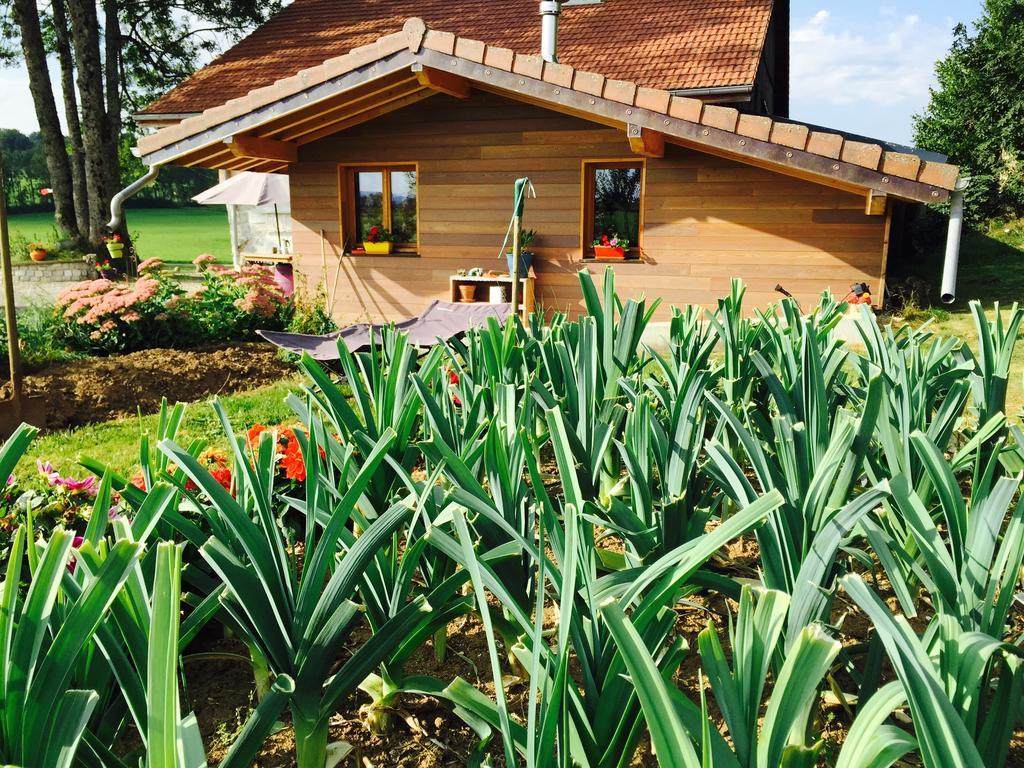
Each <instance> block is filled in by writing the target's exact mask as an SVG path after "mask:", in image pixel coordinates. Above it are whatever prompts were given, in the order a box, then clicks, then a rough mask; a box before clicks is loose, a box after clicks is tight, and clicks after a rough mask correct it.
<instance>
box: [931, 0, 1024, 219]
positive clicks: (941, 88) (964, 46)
mask: <svg viewBox="0 0 1024 768" xmlns="http://www.w3.org/2000/svg"><path fill="white" fill-rule="evenodd" d="M936 74H937V76H938V87H937V88H934V89H932V92H931V102H930V103H929V105H928V107H927V108H926V110H925V112H924V114H922V115H919V116H917V117H916V118H915V125H914V132H915V136H914V139H915V141H916V142H917V144H918V145H919V146H921V147H923V148H925V149H930V150H933V151H936V152H942V153H943V154H946V155H948V156H949V158H950V160H951V161H952V162H954V163H957V164H959V165H960V166H961V167H962V168H963V169H964V171H965V172H966V173H967V174H970V175H971V176H972V177H973V178H974V182H973V184H972V187H971V191H970V192H969V208H968V210H969V215H971V216H972V217H974V218H990V217H994V216H1004V215H1009V214H1020V213H1022V212H1024V95H1022V93H1021V85H1022V84H1024V0H986V2H985V11H984V13H983V15H982V17H981V19H979V20H978V21H977V22H976V24H975V25H974V28H973V30H969V29H968V28H967V27H966V26H965V25H963V24H960V25H958V26H957V27H956V30H955V31H954V36H953V46H952V49H951V50H950V53H949V55H948V56H947V57H946V58H945V59H943V60H942V61H940V62H939V63H938V64H937V65H936Z"/></svg>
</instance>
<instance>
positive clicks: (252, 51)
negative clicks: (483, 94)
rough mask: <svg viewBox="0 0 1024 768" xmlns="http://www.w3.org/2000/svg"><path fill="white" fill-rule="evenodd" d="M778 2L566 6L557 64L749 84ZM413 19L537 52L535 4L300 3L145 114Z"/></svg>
mask: <svg viewBox="0 0 1024 768" xmlns="http://www.w3.org/2000/svg"><path fill="white" fill-rule="evenodd" d="M771 9H772V0H643V2H637V1H636V0H604V2H602V3H600V4H596V5H581V6H569V7H566V8H564V9H563V11H562V17H561V22H560V27H559V59H560V60H561V61H562V62H564V63H566V64H569V65H571V66H573V67H575V68H578V69H585V70H589V71H591V72H600V73H602V74H603V75H605V76H606V77H608V78H614V79H617V80H629V81H632V82H636V83H638V84H639V85H643V86H648V87H651V88H663V89H666V90H674V89H681V88H707V87H716V86H738V85H751V84H753V82H754V78H755V75H756V73H757V67H758V63H759V61H760V58H761V50H762V48H763V46H764V41H765V35H766V32H767V29H768V21H769V18H770V16H771ZM412 16H417V17H420V18H422V19H423V20H424V21H425V22H426V23H427V25H428V26H430V27H432V28H434V29H444V30H447V31H450V32H453V33H455V34H456V35H459V36H460V37H468V38H472V39H475V40H481V41H483V42H485V43H487V44H489V45H494V46H501V47H505V48H511V49H513V50H515V51H519V52H524V53H530V52H537V51H539V48H540V17H539V16H538V13H537V0H501V1H497V0H296V2H294V3H293V4H291V5H290V6H288V7H286V8H285V9H284V10H282V11H281V12H280V13H278V14H277V15H276V16H274V17H273V18H272V19H271V20H270V21H268V22H267V23H266V24H264V25H263V26H262V27H260V28H259V29H257V30H256V31H255V32H253V33H252V34H251V35H249V36H248V37H247V38H245V39H244V40H242V41H241V42H240V43H238V44H237V45H235V46H234V47H233V48H231V49H229V50H228V51H226V52H225V53H224V54H223V55H222V56H221V57H220V58H218V59H216V60H215V61H213V62H212V63H211V64H209V65H208V66H206V67H204V68H203V69H201V70H199V71H198V72H196V73H195V74H194V75H192V76H191V77H190V78H188V79H187V80H185V81H184V82H183V83H182V84H181V85H179V86H178V87H176V88H174V89H173V90H171V91H170V92H169V93H167V94H165V95H164V96H163V97H161V98H159V99H157V100H156V101H155V102H154V103H153V104H151V105H150V106H149V107H148V108H147V109H146V110H145V112H146V113H147V114H172V113H191V112H201V111H203V110H205V109H208V108H210V107H213V106H216V105H218V104H223V103H224V102H225V101H228V100H230V99H233V98H237V97H239V96H243V95H245V94H246V93H248V92H249V91H251V90H253V89H255V88H260V87H262V86H265V85H269V84H271V83H273V82H275V81H276V80H280V79H282V78H285V77H289V76H291V75H294V74H295V73H297V72H299V71H301V70H303V69H306V68H309V67H313V66H316V65H317V64H321V63H322V62H323V61H325V60H326V59H329V58H331V57H334V56H339V55H342V54H344V53H347V52H348V51H350V50H351V49H353V48H356V47H358V46H361V45H366V44H369V43H372V42H373V41H375V40H376V39H378V38H379V37H381V36H383V35H387V34H389V33H392V32H397V31H399V30H400V29H401V28H402V24H403V23H404V21H405V19H407V18H409V17H412Z"/></svg>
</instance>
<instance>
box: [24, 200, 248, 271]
mask: <svg viewBox="0 0 1024 768" xmlns="http://www.w3.org/2000/svg"><path fill="white" fill-rule="evenodd" d="M9 227H10V232H11V243H12V247H13V248H14V249H15V250H16V251H17V252H16V253H15V257H16V258H24V256H23V255H22V254H21V252H20V251H21V250H22V249H21V245H23V244H25V243H28V242H42V243H48V244H49V243H53V242H54V240H55V238H56V233H55V232H54V227H53V215H52V214H49V213H24V214H17V215H13V216H11V217H10V222H9ZM128 229H129V231H130V232H131V233H132V237H133V238H134V240H135V247H136V249H137V250H138V253H139V258H140V259H149V258H153V257H156V258H159V259H163V260H164V261H166V262H190V261H192V259H194V258H195V257H196V256H198V255H199V254H201V253H212V254H213V255H214V256H216V257H217V260H218V261H221V262H224V263H230V262H231V235H230V233H229V231H228V215H227V211H226V209H225V208H224V206H220V205H215V206H204V207H197V208H138V209H135V210H132V209H129V210H128Z"/></svg>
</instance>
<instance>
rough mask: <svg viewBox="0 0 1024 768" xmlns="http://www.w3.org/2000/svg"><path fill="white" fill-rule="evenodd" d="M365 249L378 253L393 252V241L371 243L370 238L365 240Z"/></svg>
mask: <svg viewBox="0 0 1024 768" xmlns="http://www.w3.org/2000/svg"><path fill="white" fill-rule="evenodd" d="M363 250H364V251H366V252H367V253H374V254H378V255H383V254H388V253H391V243H390V241H389V242H386V243H371V242H369V241H368V240H363Z"/></svg>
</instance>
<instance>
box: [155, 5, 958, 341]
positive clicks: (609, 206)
mask: <svg viewBox="0 0 1024 768" xmlns="http://www.w3.org/2000/svg"><path fill="white" fill-rule="evenodd" d="M399 6H401V8H400V7H399ZM406 6H408V7H414V8H420V7H423V8H426V9H427V10H428V11H431V13H433V14H434V15H433V16H429V15H427V14H426V13H424V15H425V16H427V18H428V19H429V23H428V21H424V19H423V18H419V17H415V18H409V19H407V20H405V21H404V25H403V26H401V27H400V28H398V29H394V27H395V26H397V24H399V23H401V21H398V22H396V21H395V18H394V17H393V16H386V12H390V11H400V10H401V9H402V8H404V7H406ZM637 6H638V4H636V3H633V2H630V0H604V2H594V0H590V2H585V3H583V4H581V5H579V6H578V7H577V6H576V3H567V4H566V8H565V9H564V10H563V18H562V26H561V32H560V34H561V38H560V40H559V59H560V63H559V62H556V61H546V60H544V59H543V58H542V57H541V56H539V55H535V54H533V53H531V50H535V49H536V48H537V45H536V44H533V45H531V44H530V43H529V41H530V40H532V39H537V40H539V36H540V33H539V29H540V24H539V21H538V18H537V15H536V5H535V4H534V3H533V2H532V0H510V1H509V2H508V3H499V4H495V3H490V2H487V3H483V2H479V0H450V2H447V3H441V4H438V3H436V2H433V1H432V0H426V2H421V3H411V2H405V3H404V4H403V3H402V2H400V1H399V0H352V2H348V3H341V2H337V0H330V1H329V0H298V1H297V2H295V3H294V4H292V5H291V6H289V7H288V8H286V9H285V11H283V12H282V14H281V15H280V18H283V19H284V21H278V20H277V19H275V20H271V22H270V23H268V24H267V25H266V26H265V27H264V28H262V29H261V30H259V31H258V32H257V33H255V34H254V36H253V37H252V38H249V39H248V40H246V41H243V42H242V43H241V44H240V45H239V46H238V47H237V48H236V49H233V50H232V51H229V52H228V54H227V55H226V56H225V57H224V58H223V59H221V60H218V61H217V62H214V63H213V64H212V65H210V67H208V68H206V69H205V70H202V71H200V72H199V73H197V75H196V76H195V77H194V78H193V79H191V80H189V81H186V82H185V83H184V84H183V85H182V86H180V87H179V88H178V89H175V90H174V91H172V92H171V93H170V94H168V96H166V97H164V98H163V99H161V100H160V101H158V102H156V103H155V104H154V105H153V106H152V107H151V108H150V109H149V110H148V111H147V112H146V113H145V114H143V115H142V116H140V119H142V120H143V121H145V122H148V123H149V124H151V125H153V126H154V127H157V130H156V131H155V132H153V133H151V134H149V135H147V136H144V137H143V138H142V139H141V140H140V141H139V146H138V152H139V154H140V156H141V158H142V159H143V161H144V162H146V163H147V164H149V165H164V164H174V165H182V166H198V167H204V168H216V169H222V170H228V171H238V170H256V171H268V172H279V173H287V174H288V175H289V176H290V179H291V199H292V205H291V216H292V236H293V250H294V264H295V267H296V270H297V272H298V273H299V275H300V276H301V277H302V278H303V279H304V282H305V284H306V285H307V286H317V285H318V284H321V281H322V280H325V282H326V284H327V285H328V286H332V285H333V284H335V283H336V284H337V286H338V292H337V300H336V305H335V310H336V314H337V316H338V319H339V320H341V321H343V322H345V321H355V320H365V319H371V320H374V321H381V320H391V319H399V318H403V317H408V316H410V315H413V314H416V313H418V312H419V311H421V310H422V309H423V307H424V306H426V304H427V302H428V301H430V300H431V299H435V298H442V299H446V298H448V290H449V278H450V277H451V275H453V274H454V273H455V272H456V271H457V270H460V269H467V268H471V267H477V266H479V267H483V268H484V269H485V270H490V269H495V270H505V269H507V267H506V265H505V262H504V258H503V257H502V258H500V259H499V254H500V252H499V248H500V246H501V244H502V241H503V238H504V236H505V233H506V230H507V228H508V224H509V216H510V213H511V208H512V188H513V181H514V180H515V179H517V178H519V177H522V176H528V177H530V179H531V180H532V181H533V183H534V185H535V188H536V193H537V198H536V199H535V200H529V201H528V202H527V206H526V215H525V227H526V228H530V229H533V230H536V232H537V237H536V240H535V242H534V244H533V248H532V249H533V250H534V251H536V253H537V260H536V262H535V265H534V269H535V274H536V283H535V293H536V300H537V302H538V305H539V306H542V307H544V308H545V309H549V310H550V309H561V310H569V311H572V310H573V309H575V308H577V307H578V306H579V302H580V295H579V289H578V282H577V278H576V272H577V271H578V270H580V269H592V270H594V271H599V270H603V268H604V265H603V264H600V263H599V262H596V261H595V260H594V259H593V255H594V251H593V248H592V247H591V243H592V241H593V240H594V239H596V238H598V237H600V235H601V234H604V233H605V232H602V231H601V230H602V229H607V228H608V227H609V226H610V225H609V224H608V222H618V223H617V224H616V227H617V228H620V229H630V230H631V231H630V232H625V231H623V232H618V234H620V235H622V236H627V237H628V236H631V235H632V237H630V239H632V240H633V244H632V247H631V251H630V254H629V255H631V256H632V257H634V258H632V259H630V260H627V261H624V262H619V263H616V265H615V269H616V279H617V285H618V287H619V288H620V290H622V291H623V292H624V293H626V294H639V293H646V294H647V295H648V296H651V297H653V296H658V297H661V298H662V299H663V300H664V301H665V302H666V304H676V305H679V304H684V303H699V304H708V305H711V304H713V303H714V301H715V299H716V298H718V297H720V296H722V295H724V294H726V293H727V292H728V289H729V281H730V278H733V277H740V278H742V279H743V280H745V281H746V283H747V284H748V300H749V301H750V302H751V303H752V304H755V305H763V304H766V303H768V302H770V301H773V300H775V299H777V298H778V294H777V293H776V291H775V288H776V286H777V285H779V284H781V285H782V286H783V287H784V288H785V289H787V290H788V291H790V292H791V293H793V294H794V295H795V296H796V297H797V298H798V299H799V300H800V301H801V302H804V303H805V304H813V303H814V301H815V300H816V298H817V296H818V295H819V294H820V293H821V292H822V291H823V290H826V289H830V290H832V291H833V292H834V293H836V294H839V295H845V294H846V292H847V290H848V289H849V286H850V284H852V283H854V282H860V281H863V282H867V283H868V284H869V285H870V286H871V288H872V294H873V296H874V297H875V300H876V301H878V300H880V299H881V297H882V295H883V290H882V287H883V284H884V281H885V272H886V259H887V253H888V240H889V232H890V226H891V221H892V215H893V210H894V207H895V206H897V205H899V204H901V203H941V202H943V201H946V200H948V199H949V198H950V195H951V192H952V191H953V190H954V189H955V186H956V183H957V180H958V169H957V168H956V167H954V166H951V165H948V164H945V163H943V162H938V161H936V160H935V159H928V158H927V157H922V156H921V155H920V154H916V153H913V152H910V151H901V150H899V149H897V148H893V147H889V146H887V145H885V144H883V143H877V142H873V141H868V140H862V139H857V138H853V137H849V136H846V135H844V134H842V133H838V132H832V131H828V130H823V129H819V128H815V127H812V126H807V125H803V124H800V123H797V122H793V121H791V120H788V119H786V118H785V117H780V116H779V115H780V114H781V115H785V114H786V110H787V101H788V86H787V84H786V82H785V79H786V78H785V73H786V72H788V61H787V60H786V55H785V53H784V49H786V48H787V47H788V45H787V40H786V36H787V35H788V18H787V19H785V20H782V19H779V17H778V13H779V10H778V9H779V7H780V6H781V7H782V8H784V9H785V15H786V16H787V17H788V8H785V6H786V4H784V3H782V4H779V3H777V4H776V5H775V13H773V4H772V3H771V2H770V0H711V1H710V2H700V3H697V2H690V0H652V2H650V3H649V4H641V5H640V7H641V8H642V9H644V10H637ZM332 8H333V9H334V11H333V13H334V14H335V15H337V16H339V17H343V18H341V20H340V21H338V19H336V18H335V16H333V15H332V11H331V9H332ZM353 8H356V9H357V10H359V12H360V13H361V14H362V15H359V16H358V17H356V18H355V20H353V19H351V18H349V16H350V15H351V14H352V13H354V11H353ZM510 9H511V10H510ZM709 9H710V10H709ZM460 10H461V11H462V12H461V13H460V12H459V11H460ZM486 11H490V12H491V14H490V15H491V16H496V17H497V21H495V19H494V18H490V17H489V16H487V14H486V13H485V12H486ZM709 12H711V13H712V16H710V17H708V16H707V14H708V13H709ZM714 12H717V13H718V15H717V16H714ZM627 13H628V14H630V15H629V18H633V19H635V20H636V22H635V23H634V24H633V25H632V26H629V27H628V28H627V29H626V31H627V32H630V34H631V35H632V37H631V38H630V41H631V42H630V44H631V45H634V47H633V48H629V49H628V50H629V52H630V54H631V55H630V56H629V57H628V58H627V59H626V60H623V57H624V56H625V51H626V50H627V49H626V48H625V47H624V48H623V49H622V50H623V56H620V57H616V56H610V55H608V51H607V50H605V49H604V48H603V47H602V45H601V40H607V41H608V42H609V44H611V45H614V43H615V41H616V40H619V39H621V34H620V33H621V32H622V31H623V29H622V28H623V27H624V26H626V25H627V20H626V19H627V17H626V16H625V15H624V14H627ZM645 13H647V14H648V16H650V18H649V19H648V20H647V25H646V26H645V25H644V23H643V20H644V14H645ZM346 14H348V15H349V16H346ZM510 14H511V15H510ZM601 14H605V15H604V16H602V15H601ZM701 14H704V15H703V16H702V15H701ZM436 16H444V18H442V19H441V21H442V22H447V26H446V27H441V26H438V25H437V22H436V21H435V17H436ZM698 17H699V19H701V20H702V21H700V23H701V24H703V25H704V26H703V27H702V28H701V30H698V31H699V32H700V35H702V36H700V35H698V37H697V38H695V37H694V30H693V27H694V24H695V23H696V22H695V21H694V19H697V18H698ZM366 19H370V21H371V22H372V23H363V22H365V21H366ZM709 19H710V20H709ZM303 23H306V24H313V25H314V29H315V28H316V25H317V24H319V25H321V28H322V29H323V30H326V31H323V33H322V34H318V33H317V32H315V31H314V32H312V33H310V34H308V35H306V36H305V37H304V38H303V40H304V47H303V48H302V50H301V53H298V52H297V48H296V46H295V44H294V43H288V42H287V41H289V40H293V41H294V39H296V38H295V37H294V35H297V34H298V32H297V29H298V28H301V27H302V24H303ZM275 25H277V26H275ZM332 25H333V26H332ZM339 25H340V27H339ZM389 25H390V26H389ZM616 25H618V26H616ZM474 28H480V29H482V30H483V31H484V32H485V33H486V34H480V35H474V34H473V32H472V30H473V29H474ZM275 29H276V30H277V33H276V34H277V36H278V38H277V39H279V40H281V41H284V42H283V43H282V46H283V49H284V50H285V51H296V53H295V55H294V56H292V57H288V56H285V55H282V54H281V53H280V51H277V50H271V51H270V52H268V46H270V45H272V40H273V39H275V37H274V36H275ZM339 29H340V31H339ZM389 29H393V31H388V30H389ZM509 29H512V30H514V32H509V31H508V30H509ZM645 29H647V30H648V31H650V30H654V31H653V32H651V34H650V36H649V37H645ZM307 31H308V30H307ZM290 35H291V36H292V37H290ZM369 35H376V37H372V38H368V37H367V36H369ZM481 38H483V39H481ZM253 39H255V42H253ZM581 40H583V41H587V44H586V45H582V44H580V41H581ZM701 40H703V41H704V42H705V44H703V47H701V44H700V41H701ZM261 41H262V44H261ZM353 41H355V42H359V44H358V45H351V43H352V42H353ZM595 41H596V42H595ZM503 43H506V44H503ZM289 45H291V47H289ZM513 46H514V47H513ZM624 46H625V44H624ZM239 49H241V50H239ZM716 57H717V58H716ZM609 188H611V191H610V192H609ZM371 222H375V223H379V224H383V225H384V226H385V227H387V228H389V229H391V230H393V231H394V233H395V235H396V242H395V244H394V250H393V252H392V253H391V254H389V255H373V254H369V253H363V252H361V249H360V244H361V241H362V240H363V238H364V236H365V235H366V230H367V227H368V226H369V225H370V223H371ZM325 265H326V270H327V273H326V275H325V274H324V268H325ZM663 312H665V313H667V309H665V310H663Z"/></svg>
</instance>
